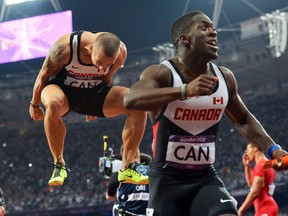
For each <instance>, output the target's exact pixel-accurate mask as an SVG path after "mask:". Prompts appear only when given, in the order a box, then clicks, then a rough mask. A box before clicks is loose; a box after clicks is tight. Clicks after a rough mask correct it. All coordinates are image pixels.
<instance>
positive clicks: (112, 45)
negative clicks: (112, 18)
mask: <svg viewBox="0 0 288 216" xmlns="http://www.w3.org/2000/svg"><path fill="white" fill-rule="evenodd" d="M94 45H95V46H97V45H100V46H103V48H104V54H105V55H106V56H109V57H111V56H113V55H114V54H115V53H116V52H118V50H119V47H120V39H119V37H118V36H117V35H115V34H113V33H110V32H104V33H102V34H100V35H99V36H98V37H97V38H96V40H95V42H94Z"/></svg>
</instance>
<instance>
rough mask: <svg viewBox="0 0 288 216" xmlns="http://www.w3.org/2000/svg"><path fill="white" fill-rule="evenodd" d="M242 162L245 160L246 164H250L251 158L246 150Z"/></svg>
mask: <svg viewBox="0 0 288 216" xmlns="http://www.w3.org/2000/svg"><path fill="white" fill-rule="evenodd" d="M242 162H243V164H244V166H250V161H249V158H248V155H247V153H246V151H245V152H244V154H243V156H242Z"/></svg>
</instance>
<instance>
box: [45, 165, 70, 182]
mask: <svg viewBox="0 0 288 216" xmlns="http://www.w3.org/2000/svg"><path fill="white" fill-rule="evenodd" d="M67 171H70V170H69V169H68V168H67V167H65V166H64V165H62V164H61V163H60V162H57V163H56V164H54V171H53V174H52V176H51V178H50V180H49V182H48V184H49V185H50V186H62V185H63V183H64V180H65V179H66V178H67Z"/></svg>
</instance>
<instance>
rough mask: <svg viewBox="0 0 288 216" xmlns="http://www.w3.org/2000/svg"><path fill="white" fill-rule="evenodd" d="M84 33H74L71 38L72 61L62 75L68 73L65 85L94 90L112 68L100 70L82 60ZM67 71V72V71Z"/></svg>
mask: <svg viewBox="0 0 288 216" xmlns="http://www.w3.org/2000/svg"><path fill="white" fill-rule="evenodd" d="M82 33H83V32H74V33H72V34H71V38H70V53H71V54H70V61H69V63H68V64H67V65H66V66H65V68H64V70H62V71H61V72H62V73H66V76H65V80H64V84H65V85H68V86H72V87H78V88H93V87H95V86H97V85H99V84H100V83H102V78H103V76H104V75H106V74H107V73H108V72H109V70H110V69H111V67H112V66H109V67H107V68H103V70H100V69H99V68H96V67H95V66H94V65H92V64H84V63H82V62H81V60H80V57H79V56H80V42H81V35H82ZM65 69H66V70H65Z"/></svg>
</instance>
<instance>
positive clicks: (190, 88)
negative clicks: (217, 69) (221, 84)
mask: <svg viewBox="0 0 288 216" xmlns="http://www.w3.org/2000/svg"><path fill="white" fill-rule="evenodd" d="M217 80H218V78H217V77H214V76H209V75H205V74H202V75H200V76H198V77H197V78H196V79H194V80H192V81H191V82H190V83H188V84H187V85H186V95H187V97H195V96H201V95H210V94H212V91H213V89H214V87H215V85H216V83H217Z"/></svg>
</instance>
